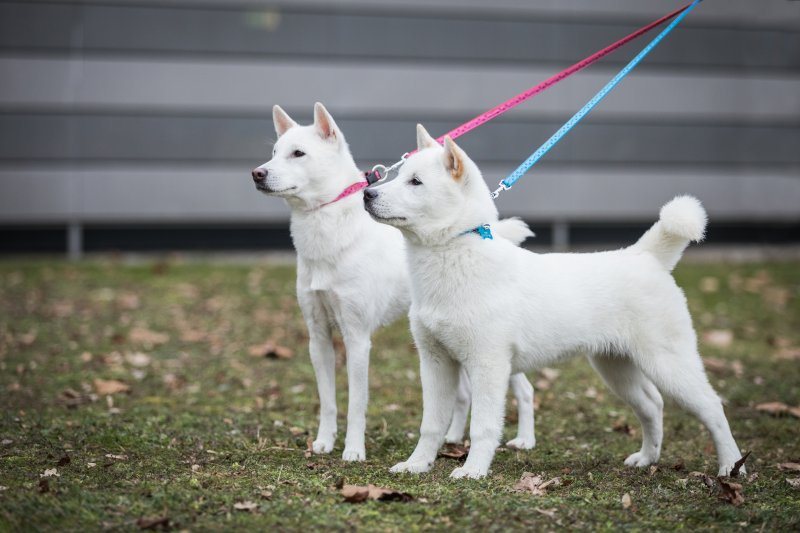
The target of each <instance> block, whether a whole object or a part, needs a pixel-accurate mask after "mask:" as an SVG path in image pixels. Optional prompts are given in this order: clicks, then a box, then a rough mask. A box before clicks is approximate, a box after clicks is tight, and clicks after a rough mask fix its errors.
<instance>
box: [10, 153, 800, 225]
mask: <svg viewBox="0 0 800 533" xmlns="http://www.w3.org/2000/svg"><path fill="white" fill-rule="evenodd" d="M504 171H505V168H502V167H497V166H493V165H488V166H486V167H485V168H484V176H485V178H486V181H487V182H488V183H490V184H494V183H496V182H497V181H498V180H499V179H500V177H501V175H502V173H503V172H504ZM677 194H695V195H697V196H698V197H699V198H700V199H701V200H702V201H703V203H704V204H705V206H706V208H707V209H708V211H709V214H710V216H711V219H712V220H713V221H716V222H722V221H743V220H744V221H769V220H776V221H798V220H800V209H799V208H798V206H799V205H800V180H798V179H797V178H796V176H794V175H792V174H789V173H786V172H777V171H766V172H765V171H763V170H762V169H757V170H751V171H742V170H740V171H736V170H732V171H725V172H719V171H716V170H697V169H690V168H672V169H663V168H652V167H643V168H636V167H632V166H621V167H605V168H600V169H594V170H587V169H585V168H578V169H576V168H569V167H566V168H552V167H550V168H541V169H537V170H535V171H534V172H532V173H531V174H529V175H527V176H525V177H524V178H523V179H522V180H521V181H520V182H518V184H517V185H516V187H515V188H514V189H512V190H511V191H509V192H505V193H503V195H502V196H501V197H500V198H499V200H498V208H499V209H500V211H501V213H502V214H503V215H504V216H511V215H518V216H524V217H525V218H528V219H531V220H541V221H549V220H553V219H565V220H573V221H592V220H597V221H649V220H654V219H655V218H656V217H657V214H658V210H659V208H660V207H661V205H663V204H664V203H665V202H666V201H667V200H669V199H670V198H672V197H673V196H675V195H677ZM287 215H288V211H287V209H286V207H285V205H284V204H283V202H282V201H280V200H276V199H274V198H269V197H266V196H264V195H262V194H261V193H258V192H257V191H255V189H254V188H253V185H252V181H251V179H250V176H249V175H248V174H247V173H246V172H241V171H240V170H239V169H236V168H224V167H223V168H219V169H209V168H205V167H183V168H154V169H150V170H143V169H137V168H99V169H86V168H74V169H73V168H66V169H65V168H58V169H43V168H38V169H28V170H23V171H12V170H8V169H0V223H8V222H11V223H14V222H64V221H69V220H71V219H73V218H77V219H80V220H84V221H88V222H136V221H146V222H158V221H165V222H179V221H184V222H209V221H211V222H214V221H219V222H222V221H233V222H250V221H280V220H285V219H286V217H287Z"/></svg>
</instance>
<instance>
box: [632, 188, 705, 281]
mask: <svg viewBox="0 0 800 533" xmlns="http://www.w3.org/2000/svg"><path fill="white" fill-rule="evenodd" d="M707 222H708V217H707V216H706V211H705V209H703V205H702V204H701V203H700V200H698V199H697V198H695V197H693V196H678V197H676V198H674V199H673V200H672V201H670V202H668V203H667V204H666V205H665V206H664V207H662V208H661V213H660V215H659V218H658V222H656V223H655V224H653V226H652V227H651V228H650V229H649V230H647V232H646V233H645V234H644V235H642V238H641V239H639V241H638V242H637V243H636V244H634V245H633V248H634V249H637V250H641V251H643V252H648V253H651V254H653V255H654V256H655V257H656V259H658V260H659V261H660V262H661V264H662V265H664V268H666V269H667V270H668V271H669V270H672V269H673V268H675V265H677V264H678V261H679V260H680V258H681V255H683V251H684V250H685V249H686V247H687V246H689V243H690V242H698V241H701V240H703V237H704V236H705V231H706V223H707Z"/></svg>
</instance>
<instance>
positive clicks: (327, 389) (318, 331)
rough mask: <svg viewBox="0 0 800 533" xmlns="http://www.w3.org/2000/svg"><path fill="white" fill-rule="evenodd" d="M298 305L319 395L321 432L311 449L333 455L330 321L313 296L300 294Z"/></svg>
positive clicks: (333, 360) (333, 355) (333, 377)
mask: <svg viewBox="0 0 800 533" xmlns="http://www.w3.org/2000/svg"><path fill="white" fill-rule="evenodd" d="M297 301H298V303H299V304H300V308H301V309H302V311H303V317H304V318H305V321H306V326H307V327H308V352H309V355H310V356H311V364H312V365H313V366H314V374H315V376H316V378H317V391H318V392H319V430H318V431H317V439H316V440H315V441H314V443H313V444H312V449H313V450H314V453H330V452H331V450H333V444H334V442H335V441H336V352H335V351H334V349H333V337H332V332H331V325H330V324H331V321H330V318H329V317H328V314H327V312H326V311H325V306H324V305H323V304H322V303H321V302H320V300H319V299H318V298H317V297H316V296H314V295H313V293H310V292H306V291H300V290H298V292H297Z"/></svg>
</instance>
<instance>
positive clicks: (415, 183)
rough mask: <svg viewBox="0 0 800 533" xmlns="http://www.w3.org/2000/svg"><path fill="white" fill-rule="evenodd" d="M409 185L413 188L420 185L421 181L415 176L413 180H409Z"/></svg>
mask: <svg viewBox="0 0 800 533" xmlns="http://www.w3.org/2000/svg"><path fill="white" fill-rule="evenodd" d="M409 183H410V184H411V185H414V186H417V185H422V182H421V181H420V180H419V178H418V177H416V176H414V177H413V178H411V181H409Z"/></svg>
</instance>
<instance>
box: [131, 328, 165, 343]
mask: <svg viewBox="0 0 800 533" xmlns="http://www.w3.org/2000/svg"><path fill="white" fill-rule="evenodd" d="M128 340H129V341H130V342H133V343H136V344H144V345H147V346H154V345H156V344H164V343H166V342H167V341H169V335H167V334H166V333H159V332H157V331H153V330H151V329H147V328H145V327H135V328H133V329H132V330H130V331H129V332H128Z"/></svg>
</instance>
